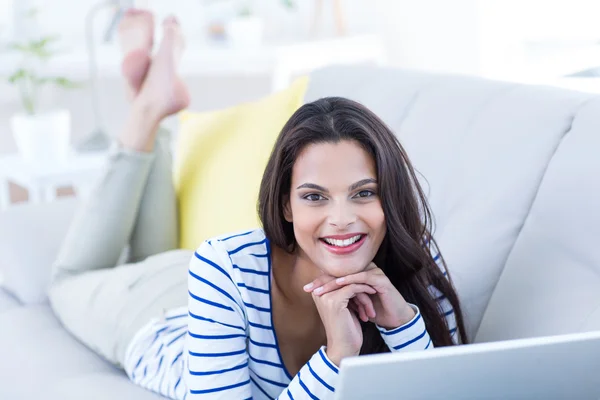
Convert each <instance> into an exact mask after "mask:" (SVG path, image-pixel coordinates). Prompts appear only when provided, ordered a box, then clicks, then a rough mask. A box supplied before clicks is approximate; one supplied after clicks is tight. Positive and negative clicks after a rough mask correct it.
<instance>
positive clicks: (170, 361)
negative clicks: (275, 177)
mask: <svg viewBox="0 0 600 400" xmlns="http://www.w3.org/2000/svg"><path fill="white" fill-rule="evenodd" d="M436 257H437V258H439V256H438V255H436ZM437 258H436V259H437ZM270 276H271V248H270V245H269V241H268V240H267V239H266V237H265V235H264V232H263V231H262V230H254V231H250V232H244V233H239V234H235V235H233V236H227V237H225V236H224V237H220V238H216V239H212V240H208V241H206V242H204V243H203V244H202V245H201V246H200V247H199V248H198V250H197V251H196V252H195V254H194V257H193V258H192V260H191V262H190V267H189V276H188V289H189V290H188V300H189V301H188V307H187V308H186V307H184V308H180V309H173V310H169V311H167V312H166V313H165V315H164V316H163V317H162V318H158V319H155V320H153V321H151V322H150V323H149V324H148V325H146V326H145V327H144V328H143V329H142V330H141V331H140V332H138V334H137V335H136V336H135V337H134V339H133V340H132V342H131V344H130V345H129V347H128V351H127V355H126V360H125V370H126V372H127V374H128V375H129V377H130V379H131V380H132V381H133V382H135V383H136V384H138V385H140V386H142V387H145V388H147V389H149V390H152V391H155V392H157V393H160V394H162V395H164V396H167V397H170V398H173V399H185V398H187V399H196V398H198V399H228V400H241V399H250V398H252V399H255V400H259V399H295V400H309V399H331V398H333V392H334V390H335V387H336V382H337V378H338V372H339V371H338V368H337V366H336V365H335V364H333V363H332V362H331V361H330V360H329V359H328V358H327V354H326V352H325V347H322V348H321V349H319V350H318V351H317V352H316V353H315V354H314V355H313V356H312V357H311V358H310V360H309V361H308V362H307V363H306V364H305V365H304V366H303V367H302V368H301V369H300V371H299V372H298V374H296V376H291V374H290V373H289V372H288V371H287V370H286V368H285V366H284V365H283V361H282V358H281V353H280V351H279V347H278V343H277V335H276V333H275V330H274V328H273V316H272V313H271V310H272V307H271V280H270ZM430 292H431V294H432V296H433V297H434V298H436V299H437V300H438V305H439V307H440V309H441V311H442V312H443V313H444V315H445V316H446V320H447V322H448V326H449V327H450V329H451V333H452V335H453V338H455V341H456V337H457V333H456V322H455V319H454V312H453V309H452V306H451V305H450V302H449V301H448V300H447V299H445V298H444V297H443V296H441V293H440V292H439V291H437V290H436V289H435V288H433V287H431V288H430ZM413 308H414V310H415V317H414V318H413V319H412V320H411V321H410V322H408V323H407V324H405V325H403V326H400V327H397V328H395V329H390V330H386V329H383V328H381V327H379V331H380V332H381V336H382V338H383V339H384V341H385V343H386V344H387V345H388V347H389V348H390V350H391V351H415V350H426V349H431V348H433V345H432V343H431V339H430V337H429V334H428V333H427V330H426V328H425V323H424V322H423V318H422V317H421V314H420V313H419V310H418V308H417V307H415V306H413Z"/></svg>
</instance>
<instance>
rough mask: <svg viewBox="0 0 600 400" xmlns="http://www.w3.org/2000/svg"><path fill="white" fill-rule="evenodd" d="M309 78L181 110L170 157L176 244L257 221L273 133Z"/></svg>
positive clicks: (189, 244) (193, 243)
mask: <svg viewBox="0 0 600 400" xmlns="http://www.w3.org/2000/svg"><path fill="white" fill-rule="evenodd" d="M307 85H308V77H302V78H299V79H297V80H296V81H295V82H294V83H293V84H292V85H291V86H290V87H289V88H288V89H286V90H283V91H281V92H278V93H275V94H272V95H270V96H268V97H265V98H263V99H261V100H258V101H256V102H252V103H246V104H241V105H238V106H236V107H232V108H228V109H225V110H218V111H212V112H200V113H198V112H188V111H186V112H182V113H181V114H180V126H181V128H180V132H179V136H178V139H177V148H176V153H175V154H176V158H175V161H174V170H173V173H174V182H175V189H176V191H177V195H178V200H179V230H180V231H179V233H180V236H179V237H180V246H181V248H184V249H196V248H197V247H198V246H199V245H200V244H201V243H202V242H203V241H204V240H206V239H208V238H210V237H213V236H216V235H221V234H225V233H229V232H232V231H237V230H242V229H252V228H256V227H258V226H259V220H258V214H257V210H256V203H257V200H258V190H259V186H260V181H261V179H262V175H263V172H264V169H265V166H266V164H267V161H268V159H269V155H270V154H271V150H272V147H273V145H274V143H275V139H276V138H277V135H278V134H279V132H280V131H281V128H283V125H284V124H285V123H286V122H287V120H288V119H289V117H290V116H291V115H292V114H293V113H294V111H296V110H297V109H298V108H299V107H300V105H301V104H302V99H303V98H304V93H305V91H306V87H307Z"/></svg>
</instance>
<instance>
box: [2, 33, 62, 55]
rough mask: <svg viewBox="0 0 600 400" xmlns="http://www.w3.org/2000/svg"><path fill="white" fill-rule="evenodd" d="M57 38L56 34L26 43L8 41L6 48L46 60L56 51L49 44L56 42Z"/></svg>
mask: <svg viewBox="0 0 600 400" xmlns="http://www.w3.org/2000/svg"><path fill="white" fill-rule="evenodd" d="M59 39H60V38H59V37H58V36H46V37H43V38H40V39H37V40H32V41H29V42H27V43H17V42H13V43H9V44H8V46H7V48H8V49H9V50H12V51H18V52H21V53H24V54H26V55H30V56H34V57H37V58H39V59H41V60H47V59H49V58H50V57H52V56H53V55H55V54H57V53H58V52H57V51H54V50H51V49H50V45H51V44H52V43H55V42H57V41H58V40H59Z"/></svg>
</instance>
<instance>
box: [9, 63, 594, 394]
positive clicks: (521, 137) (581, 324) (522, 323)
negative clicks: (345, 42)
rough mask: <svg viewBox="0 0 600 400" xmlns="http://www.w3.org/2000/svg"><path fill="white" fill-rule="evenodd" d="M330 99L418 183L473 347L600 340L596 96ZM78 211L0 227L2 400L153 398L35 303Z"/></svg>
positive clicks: (376, 79) (403, 79) (357, 77)
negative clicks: (403, 161) (346, 103)
mask: <svg viewBox="0 0 600 400" xmlns="http://www.w3.org/2000/svg"><path fill="white" fill-rule="evenodd" d="M331 95H339V96H346V97H349V98H352V99H355V100H358V101H361V102H363V103H364V104H365V105H366V106H368V107H370V108H371V109H372V110H374V111H375V112H376V113H377V114H378V115H380V116H381V117H382V118H383V119H384V120H385V121H386V122H387V123H388V124H389V125H390V126H391V127H392V129H393V130H394V131H395V132H396V133H397V134H398V136H399V137H400V140H401V142H402V143H403V144H404V146H405V148H406V149H407V152H408V154H409V156H410V157H411V159H412V160H413V162H414V165H415V166H416V168H417V169H418V170H419V171H420V173H421V174H422V176H423V184H424V185H425V188H426V191H427V193H428V196H429V200H430V203H431V205H432V208H433V211H434V214H435V216H436V232H435V236H436V238H437V239H438V242H439V245H440V247H441V249H442V251H443V253H444V255H445V258H446V260H447V262H448V265H449V268H450V270H451V273H452V275H453V277H454V280H455V284H456V286H457V288H458V291H459V295H460V297H461V300H462V302H463V308H464V312H465V314H466V320H467V325H468V332H469V334H470V337H471V339H472V340H474V341H476V342H485V341H496V340H504V339H513V338H522V337H531V336H538V335H553V334H562V333H568V332H581V331H590V330H600V251H599V250H598V249H599V247H598V243H597V242H598V240H599V239H600V150H599V149H600V97H599V96H596V95H592V94H585V93H578V92H571V91H566V90H561V89H553V88H548V87H537V86H523V85H518V84H510V83H502V82H492V81H487V80H483V79H476V78H470V77H461V76H441V75H430V74H425V73H418V72H410V71H402V70H392V69H381V68H375V67H366V66H365V67H344V68H338V67H336V68H327V69H324V70H321V71H318V72H316V73H314V74H312V76H311V82H310V86H309V90H308V93H307V95H306V101H311V100H314V99H316V98H319V97H322V96H331ZM425 178H426V179H425ZM74 203H75V200H72V199H70V200H66V201H61V202H57V203H54V204H50V205H45V206H27V205H26V206H20V207H14V208H12V209H9V210H8V212H6V213H4V214H3V215H0V268H4V269H5V270H7V271H8V270H11V269H12V270H13V273H12V274H9V273H7V274H6V277H5V278H6V282H5V286H7V287H11V288H13V291H17V292H20V293H21V297H22V300H23V301H25V302H28V303H29V304H23V301H21V302H19V301H18V300H16V299H15V298H14V297H12V296H11V295H10V294H9V293H8V292H7V291H6V290H4V291H3V290H1V289H0V327H1V329H0V398H2V399H5V398H6V399H30V398H31V399H33V398H45V399H81V398H85V399H108V398H127V399H131V400H133V399H152V398H157V396H156V395H154V394H152V393H149V392H145V391H144V390H142V389H139V388H136V387H134V386H133V385H131V384H130V383H129V382H128V381H127V379H126V377H125V376H124V375H123V374H122V373H121V372H119V371H117V370H116V369H114V368H112V367H111V366H109V365H108V364H107V363H105V362H104V361H102V360H101V359H100V358H98V357H97V356H95V355H94V354H93V353H92V352H90V351H89V350H87V349H86V348H85V347H84V346H83V345H82V344H80V343H78V342H77V341H76V340H74V339H73V338H72V337H71V336H70V335H69V334H68V333H67V332H66V331H65V330H64V329H63V328H62V327H61V326H60V324H59V323H58V321H57V320H56V319H55V318H54V316H53V315H52V312H51V310H50V309H49V308H48V305H47V304H45V303H44V302H43V297H44V296H43V288H44V286H45V284H46V283H47V275H48V271H49V267H50V263H51V261H52V257H53V254H54V253H55V252H56V246H57V244H58V242H59V241H60V237H61V236H62V235H63V234H64V229H65V227H66V225H67V223H68V221H69V218H70V215H71V213H72V209H73V208H74ZM48 243H50V244H48ZM7 264H10V265H7ZM15 265H18V269H17V270H20V271H27V272H30V271H35V274H34V275H35V278H32V279H30V280H29V281H31V287H30V288H29V289H28V287H27V286H28V283H27V282H15V280H16V279H17V278H16V277H15V275H18V274H15V273H14V269H15ZM15 288H17V289H15ZM28 290H29V292H28Z"/></svg>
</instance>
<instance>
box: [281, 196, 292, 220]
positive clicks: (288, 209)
mask: <svg viewBox="0 0 600 400" xmlns="http://www.w3.org/2000/svg"><path fill="white" fill-rule="evenodd" d="M283 217H284V218H285V220H286V221H287V222H289V223H290V224H291V223H292V222H293V218H292V206H291V204H290V196H289V195H288V196H285V198H284V199H283Z"/></svg>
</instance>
